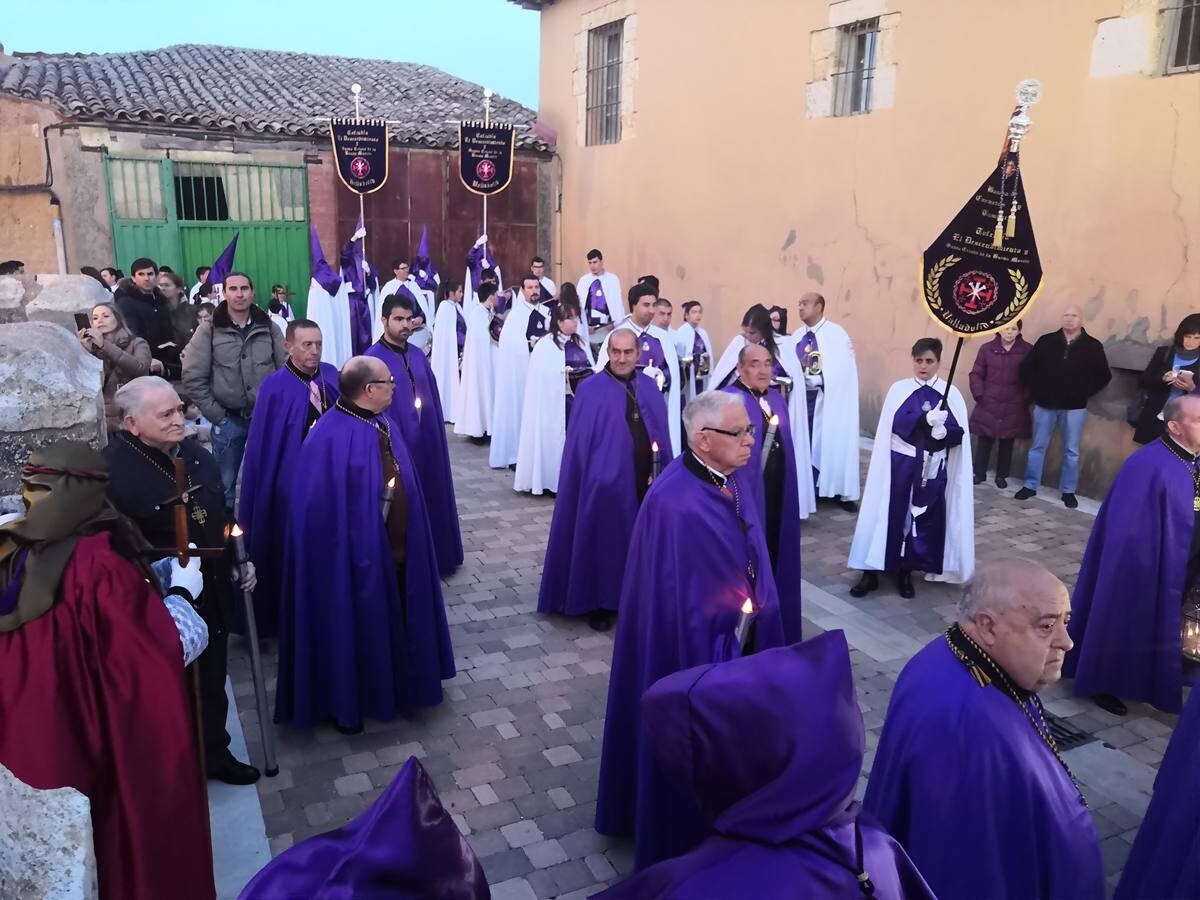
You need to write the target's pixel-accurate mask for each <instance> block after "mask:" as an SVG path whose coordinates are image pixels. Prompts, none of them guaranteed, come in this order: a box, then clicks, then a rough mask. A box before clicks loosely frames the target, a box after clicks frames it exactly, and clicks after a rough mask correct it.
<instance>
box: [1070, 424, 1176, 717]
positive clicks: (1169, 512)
mask: <svg viewBox="0 0 1200 900" xmlns="http://www.w3.org/2000/svg"><path fill="white" fill-rule="evenodd" d="M1192 495H1193V486H1192V475H1191V465H1190V464H1188V463H1185V462H1183V461H1182V460H1181V459H1179V457H1177V456H1176V455H1175V454H1174V453H1172V452H1171V450H1170V449H1168V448H1167V446H1166V445H1165V444H1163V442H1162V440H1156V441H1154V442H1153V443H1150V444H1147V445H1146V446H1145V447H1143V448H1142V449H1140V450H1138V451H1137V452H1136V453H1134V454H1133V455H1132V456H1131V457H1129V459H1127V460H1126V461H1125V465H1124V466H1122V467H1121V471H1120V472H1118V473H1117V477H1116V479H1115V480H1114V481H1113V483H1112V487H1111V488H1109V491H1108V496H1107V497H1105V498H1104V505H1103V506H1101V507H1100V512H1099V514H1097V516H1096V524H1095V525H1093V526H1092V534H1091V537H1089V538H1088V545H1087V551H1086V552H1085V553H1084V554H1083V565H1082V566H1081V567H1080V569H1079V578H1078V579H1077V580H1076V582H1075V593H1074V596H1073V597H1072V599H1071V624H1070V626H1069V627H1068V631H1069V632H1070V634H1071V640H1073V641H1074V642H1075V647H1074V649H1073V650H1071V652H1070V653H1068V654H1067V660H1066V662H1065V663H1064V665H1063V676H1064V677H1067V678H1074V679H1075V685H1074V687H1073V690H1074V692H1075V694H1076V695H1078V696H1081V697H1090V696H1091V695H1092V694H1115V695H1116V696H1118V697H1124V698H1125V699H1127V700H1139V701H1143V702H1145V703H1152V704H1154V705H1155V706H1157V707H1158V708H1159V709H1161V710H1163V711H1165V712H1172V713H1177V712H1179V711H1180V709H1182V708H1183V656H1182V651H1181V649H1180V643H1179V632H1180V626H1181V624H1182V623H1181V618H1180V612H1181V609H1182V606H1183V590H1184V586H1185V585H1184V582H1186V581H1187V561H1188V549H1189V547H1190V546H1191V541H1192V531H1193V530H1194V528H1195V521H1196V514H1195V512H1194V511H1193V510H1192Z"/></svg>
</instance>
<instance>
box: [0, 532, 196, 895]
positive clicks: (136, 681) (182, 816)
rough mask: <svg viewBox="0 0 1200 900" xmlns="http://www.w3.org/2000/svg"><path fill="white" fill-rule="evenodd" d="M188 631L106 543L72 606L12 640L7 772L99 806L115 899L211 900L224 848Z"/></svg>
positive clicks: (86, 559) (3, 679)
mask: <svg viewBox="0 0 1200 900" xmlns="http://www.w3.org/2000/svg"><path fill="white" fill-rule="evenodd" d="M185 685H186V681H185V678H184V669H183V651H182V649H181V646H180V642H179V633H178V631H177V630H176V629H175V624H174V623H173V622H172V621H171V616H170V614H169V613H168V612H167V609H166V607H165V606H164V605H163V602H162V598H161V597H160V596H159V595H158V593H157V591H156V590H155V589H154V587H153V586H151V585H150V584H149V583H147V582H146V580H145V579H144V578H143V577H142V574H141V573H140V572H139V571H138V569H137V567H136V566H134V565H133V564H132V563H131V562H129V561H128V560H126V559H125V558H124V557H122V556H119V555H118V554H117V553H116V552H115V551H113V549H112V548H111V547H110V545H109V535H108V534H107V533H101V534H97V535H94V536H92V537H84V538H81V539H80V540H79V543H78V544H77V545H76V547H75V552H74V554H73V555H72V557H71V561H70V563H68V564H67V567H66V569H65V571H64V572H63V579H62V583H61V584H60V586H59V593H58V601H57V602H56V603H55V604H54V606H53V607H51V609H50V610H49V611H48V612H47V613H45V614H44V615H42V616H40V617H38V618H37V619H34V620H33V621H31V622H29V623H27V624H25V625H23V626H21V627H20V628H18V629H17V630H15V631H11V632H6V633H3V634H0V763H3V764H4V765H5V766H6V767H7V768H8V769H10V770H11V771H12V772H13V774H14V775H16V776H17V778H19V779H21V781H23V782H25V783H26V784H28V785H30V786H31V787H34V788H38V789H49V788H61V787H72V788H75V789H76V790H78V791H80V792H81V793H83V794H84V795H86V796H87V797H88V799H89V800H90V801H91V808H92V828H93V839H94V841H95V852H96V866H97V874H98V877H99V885H100V897H101V898H102V900H106V898H111V900H159V898H163V897H170V898H172V900H192V898H196V900H199V898H205V900H210V898H212V897H213V896H214V895H215V894H216V889H215V887H214V885H213V868H212V846H211V843H210V839H209V831H208V814H207V811H206V807H205V804H206V802H207V801H206V797H205V791H204V784H203V781H202V780H201V777H200V762H199V759H198V751H197V745H196V728H195V723H194V719H193V712H192V704H191V702H190V698H189V695H188V691H187V689H186V686H185Z"/></svg>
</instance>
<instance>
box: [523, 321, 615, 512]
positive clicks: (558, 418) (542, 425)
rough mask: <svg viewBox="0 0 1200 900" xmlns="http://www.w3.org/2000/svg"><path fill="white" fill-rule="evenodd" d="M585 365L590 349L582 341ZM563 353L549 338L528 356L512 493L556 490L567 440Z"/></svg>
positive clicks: (590, 361)
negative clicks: (527, 370) (585, 354)
mask: <svg viewBox="0 0 1200 900" xmlns="http://www.w3.org/2000/svg"><path fill="white" fill-rule="evenodd" d="M583 346H584V351H585V352H586V353H587V356H588V362H589V363H593V364H594V363H595V360H594V359H592V349H591V347H589V346H588V345H587V342H586V341H584V344H583ZM564 369H566V354H565V353H564V352H563V349H562V348H561V347H560V346H558V343H557V342H556V341H555V340H554V338H553V336H552V335H546V336H545V337H543V338H541V339H540V340H539V341H538V342H537V343H536V344H535V345H534V347H533V352H532V353H530V354H529V372H528V374H527V375H526V376H525V408H524V411H523V412H522V413H521V440H520V443H519V445H518V447H517V474H516V477H514V478H513V490H514V491H533V493H535V494H541V493H542V492H543V491H555V492H557V491H558V471H559V467H560V466H561V465H562V454H563V446H564V444H565V443H566V439H567V383H566V373H565V372H564Z"/></svg>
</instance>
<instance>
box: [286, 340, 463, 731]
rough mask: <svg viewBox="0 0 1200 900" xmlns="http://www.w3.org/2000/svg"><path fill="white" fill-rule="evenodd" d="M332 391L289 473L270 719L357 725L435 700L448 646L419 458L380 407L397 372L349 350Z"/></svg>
mask: <svg viewBox="0 0 1200 900" xmlns="http://www.w3.org/2000/svg"><path fill="white" fill-rule="evenodd" d="M338 389H339V391H340V392H341V397H339V398H338V400H337V402H336V403H335V404H334V408H333V409H332V410H331V411H330V412H329V414H328V415H324V416H322V417H321V418H320V419H319V420H318V421H317V424H316V425H315V426H313V429H312V431H310V432H309V434H308V438H307V439H306V440H305V441H304V446H303V447H302V448H301V451H300V466H299V468H298V469H297V471H296V477H295V479H294V481H293V485H294V486H293V490H292V496H291V500H290V507H291V509H290V517H289V520H288V543H287V547H288V554H287V558H288V560H289V566H288V568H287V570H286V572H285V575H284V592H283V615H282V617H281V624H280V634H279V679H278V686H277V688H276V694H275V719H276V721H278V722H290V723H292V724H294V725H296V726H297V727H301V728H307V727H310V726H312V725H313V724H315V723H317V722H320V721H322V720H326V719H331V720H332V721H333V724H334V726H335V727H336V728H337V729H338V730H339V731H342V732H343V733H346V734H354V733H357V732H358V731H361V730H362V727H363V719H364V718H365V717H367V716H370V717H371V718H373V719H377V720H380V721H387V720H389V719H392V718H394V717H395V716H396V715H397V714H398V713H408V712H410V711H411V710H412V709H413V708H414V707H418V706H436V705H437V704H438V703H441V701H442V679H444V678H453V677H454V651H453V649H452V648H451V646H450V630H449V628H448V626H447V624H446V610H445V607H444V606H443V605H442V586H441V580H440V579H439V577H438V564H437V554H436V552H435V550H434V545H433V534H432V532H431V531H430V528H429V516H428V514H427V513H426V511H425V497H424V494H423V493H422V491H421V483H420V480H419V479H418V476H417V470H416V466H414V465H413V461H412V457H410V456H409V453H408V450H407V448H406V447H405V445H404V441H403V440H402V439H401V438H400V435H399V434H398V433H397V432H398V430H399V426H398V425H396V424H395V423H394V422H392V421H391V419H389V418H388V416H386V415H385V414H384V413H385V411H386V410H387V409H388V407H389V406H391V404H392V393H393V391H395V389H396V384H395V379H394V378H393V377H392V375H391V373H390V372H389V371H388V367H387V366H386V365H384V363H383V360H380V359H376V358H374V357H371V356H356V357H353V358H352V359H350V360H349V361H348V362H347V363H346V365H345V366H343V367H342V371H341V374H340V375H339V376H338ZM331 536H338V537H339V539H338V540H330V537H331Z"/></svg>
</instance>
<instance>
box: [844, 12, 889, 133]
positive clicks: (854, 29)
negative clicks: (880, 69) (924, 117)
mask: <svg viewBox="0 0 1200 900" xmlns="http://www.w3.org/2000/svg"><path fill="white" fill-rule="evenodd" d="M878 46H879V19H877V18H876V19H863V20H862V21H859V22H853V23H851V24H849V25H843V26H842V28H841V33H840V34H839V35H838V67H837V71H835V72H834V73H833V114H834V115H835V116H857V115H862V114H863V113H868V112H870V111H871V89H872V87H873V86H874V82H875V52H876V50H877V48H878Z"/></svg>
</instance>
